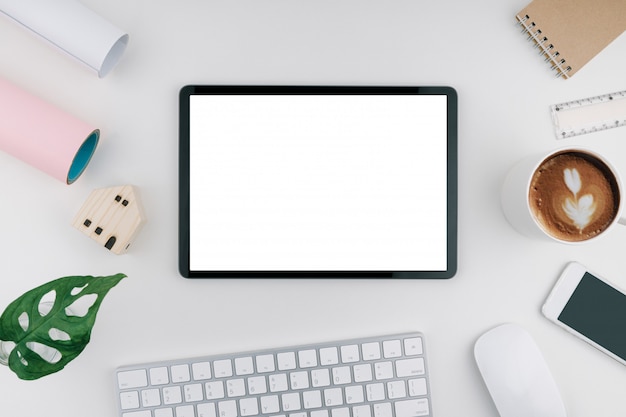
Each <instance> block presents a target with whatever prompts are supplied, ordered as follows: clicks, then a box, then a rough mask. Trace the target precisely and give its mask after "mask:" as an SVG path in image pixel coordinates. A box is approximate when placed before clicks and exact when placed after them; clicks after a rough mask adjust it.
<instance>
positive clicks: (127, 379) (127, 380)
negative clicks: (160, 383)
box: [117, 369, 148, 389]
mask: <svg viewBox="0 0 626 417" xmlns="http://www.w3.org/2000/svg"><path fill="white" fill-rule="evenodd" d="M117 385H118V387H119V389H128V388H142V387H146V386H148V377H147V375H146V370H145V369H137V370H136V371H124V372H118V374H117Z"/></svg>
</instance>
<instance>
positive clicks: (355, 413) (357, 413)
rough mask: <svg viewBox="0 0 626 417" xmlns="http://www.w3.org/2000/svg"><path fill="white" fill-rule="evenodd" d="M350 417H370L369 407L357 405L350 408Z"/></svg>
mask: <svg viewBox="0 0 626 417" xmlns="http://www.w3.org/2000/svg"><path fill="white" fill-rule="evenodd" d="M352 417H372V410H371V408H370V406H369V405H357V406H355V407H352Z"/></svg>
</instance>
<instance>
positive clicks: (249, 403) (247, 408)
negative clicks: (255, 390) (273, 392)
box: [239, 397, 259, 417]
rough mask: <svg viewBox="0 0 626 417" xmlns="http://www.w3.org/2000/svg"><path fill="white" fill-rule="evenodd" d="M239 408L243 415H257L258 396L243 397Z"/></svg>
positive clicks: (244, 416)
mask: <svg viewBox="0 0 626 417" xmlns="http://www.w3.org/2000/svg"><path fill="white" fill-rule="evenodd" d="M239 410H240V411H241V416H242V417H248V416H256V415H257V414H259V403H258V401H257V399H256V397H250V398H242V399H241V401H239Z"/></svg>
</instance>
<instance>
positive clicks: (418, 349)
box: [404, 337, 424, 356]
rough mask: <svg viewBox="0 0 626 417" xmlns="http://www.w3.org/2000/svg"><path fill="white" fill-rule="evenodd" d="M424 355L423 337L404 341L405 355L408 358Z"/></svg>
mask: <svg viewBox="0 0 626 417" xmlns="http://www.w3.org/2000/svg"><path fill="white" fill-rule="evenodd" d="M423 353H424V346H423V345H422V338H421V337H411V338H408V339H404V354H405V355H406V356H413V355H422V354H423Z"/></svg>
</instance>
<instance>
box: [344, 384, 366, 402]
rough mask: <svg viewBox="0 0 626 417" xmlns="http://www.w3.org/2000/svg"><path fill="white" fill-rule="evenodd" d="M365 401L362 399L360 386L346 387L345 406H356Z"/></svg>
mask: <svg viewBox="0 0 626 417" xmlns="http://www.w3.org/2000/svg"><path fill="white" fill-rule="evenodd" d="M363 401H365V398H364V397H363V387H362V386H361V385H351V386H349V387H346V404H358V403H362V402H363Z"/></svg>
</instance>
